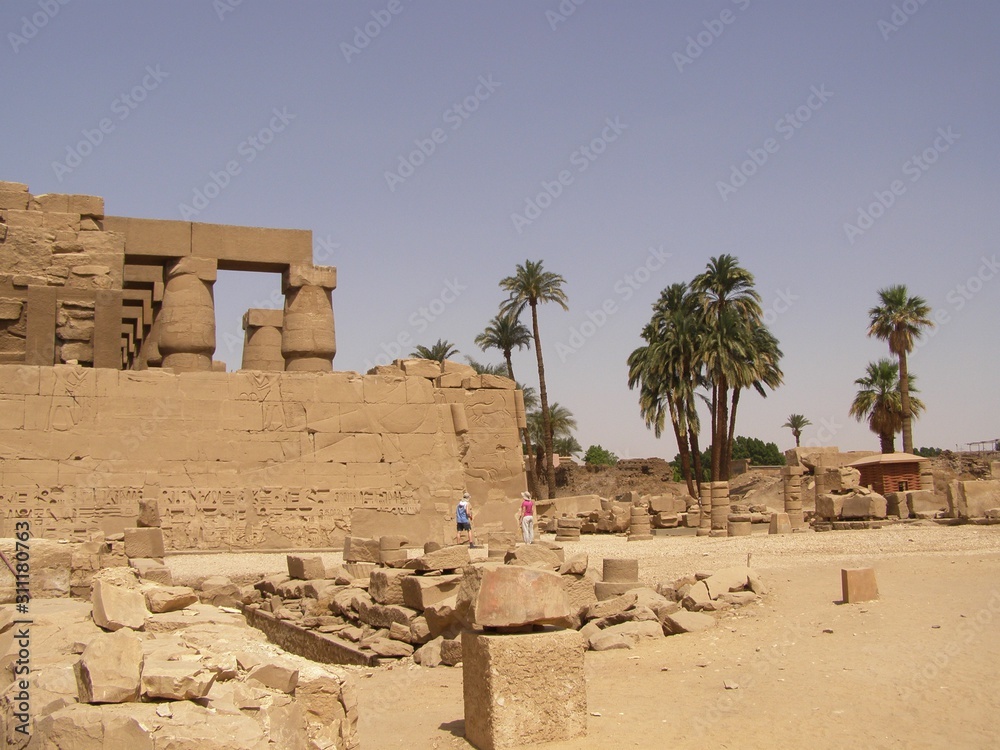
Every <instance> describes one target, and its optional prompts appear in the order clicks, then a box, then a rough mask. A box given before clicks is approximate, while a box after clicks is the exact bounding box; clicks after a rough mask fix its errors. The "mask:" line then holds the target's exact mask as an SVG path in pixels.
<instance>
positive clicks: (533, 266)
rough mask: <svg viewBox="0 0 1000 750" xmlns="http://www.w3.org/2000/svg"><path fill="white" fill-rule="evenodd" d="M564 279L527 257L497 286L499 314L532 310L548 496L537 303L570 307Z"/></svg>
mask: <svg viewBox="0 0 1000 750" xmlns="http://www.w3.org/2000/svg"><path fill="white" fill-rule="evenodd" d="M565 283H566V280H565V279H564V278H563V277H562V276H560V275H559V274H557V273H552V272H551V271H545V270H544V269H543V268H542V261H540V260H538V261H531V260H526V261H525V262H524V265H521V264H518V265H517V268H516V271H515V273H514V275H513V276H507V277H505V278H503V279H501V280H500V288H501V289H503V290H504V291H506V292H507V293H508V297H507V299H506V301H504V303H503V304H502V305H501V308H500V312H501V314H508V313H509V314H512V315H514V316H515V317H520V315H521V312H522V311H523V310H524V308H525V307H528V308H530V309H531V334H532V338H533V339H534V340H535V360H536V361H537V363H538V397H539V400H540V402H541V416H542V428H543V429H542V432H543V435H542V437H543V438H544V445H545V478H546V484H547V485H548V493H549V497H550V498H553V497H555V496H556V472H555V467H554V466H553V463H552V425H551V421H550V416H549V396H548V392H547V391H546V388H545V363H544V361H543V359H542V342H541V337H540V336H539V334H538V305H539V304H543V303H546V302H554V303H555V304H557V305H559V306H560V307H561V308H562V309H563V310H569V305H568V304H567V301H566V292H564V291H563V284H565Z"/></svg>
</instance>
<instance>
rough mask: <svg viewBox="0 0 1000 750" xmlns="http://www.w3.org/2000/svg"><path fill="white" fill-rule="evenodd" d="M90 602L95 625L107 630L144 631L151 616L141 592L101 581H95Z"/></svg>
mask: <svg viewBox="0 0 1000 750" xmlns="http://www.w3.org/2000/svg"><path fill="white" fill-rule="evenodd" d="M90 601H91V604H92V606H93V616H94V623H95V624H96V625H97V626H98V627H100V628H104V629H105V630H112V631H114V630H121V629H122V628H129V629H132V630H142V629H143V625H144V623H145V622H146V617H147V616H148V615H149V610H147V609H146V600H145V599H144V598H143V595H142V594H141V593H140V592H138V591H131V590H129V589H124V588H121V587H120V586H114V585H112V584H110V583H108V582H106V581H103V580H100V579H98V580H96V581H94V588H93V592H92V593H91V596H90Z"/></svg>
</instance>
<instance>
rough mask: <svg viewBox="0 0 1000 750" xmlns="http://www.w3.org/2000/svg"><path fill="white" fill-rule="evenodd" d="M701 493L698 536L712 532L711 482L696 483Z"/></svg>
mask: <svg viewBox="0 0 1000 750" xmlns="http://www.w3.org/2000/svg"><path fill="white" fill-rule="evenodd" d="M698 494H700V495H701V519H700V520H699V522H698V536H708V535H709V534H711V533H712V483H711V482H701V483H700V484H699V485H698Z"/></svg>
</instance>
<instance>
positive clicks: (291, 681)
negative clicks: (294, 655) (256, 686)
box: [247, 662, 299, 694]
mask: <svg viewBox="0 0 1000 750" xmlns="http://www.w3.org/2000/svg"><path fill="white" fill-rule="evenodd" d="M247 682H259V683H260V684H261V685H263V686H264V687H268V688H271V690H277V691H279V692H282V693H288V694H291V693H294V692H295V686H296V685H297V684H298V683H299V670H297V669H295V668H294V667H291V666H287V665H285V664H279V663H277V662H267V663H266V664H260V665H258V666H256V667H254V668H253V669H252V670H251V671H250V674H248V675H247Z"/></svg>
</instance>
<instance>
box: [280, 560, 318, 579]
mask: <svg viewBox="0 0 1000 750" xmlns="http://www.w3.org/2000/svg"><path fill="white" fill-rule="evenodd" d="M285 564H286V565H287V566H288V576H289V577H290V578H295V579H298V580H300V581H311V580H316V579H318V578H326V566H325V565H324V564H323V558H322V557H320V556H319V555H286V556H285Z"/></svg>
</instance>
